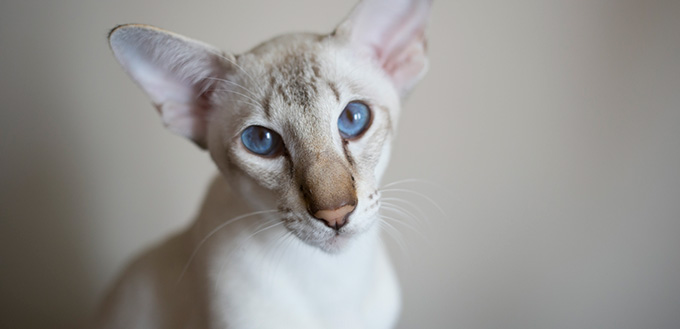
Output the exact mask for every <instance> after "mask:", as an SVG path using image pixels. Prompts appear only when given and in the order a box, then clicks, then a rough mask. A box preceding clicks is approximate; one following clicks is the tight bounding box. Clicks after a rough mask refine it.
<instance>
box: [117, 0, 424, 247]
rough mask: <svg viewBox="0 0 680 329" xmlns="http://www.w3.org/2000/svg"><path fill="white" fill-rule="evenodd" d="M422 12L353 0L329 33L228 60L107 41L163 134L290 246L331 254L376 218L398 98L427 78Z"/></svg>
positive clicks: (179, 45) (137, 29)
mask: <svg viewBox="0 0 680 329" xmlns="http://www.w3.org/2000/svg"><path fill="white" fill-rule="evenodd" d="M430 6H431V0H364V1H362V2H360V3H359V5H357V6H356V7H355V8H354V10H353V11H352V13H351V14H350V15H349V17H348V18H347V19H346V20H345V21H343V22H342V23H341V24H340V25H339V26H338V28H337V29H336V30H335V31H334V32H333V33H331V34H328V35H313V34H291V35H284V36H281V37H277V38H274V39H272V40H270V41H267V42H265V43H263V44H261V45H260V46H258V47H256V48H254V49H252V50H251V51H249V52H247V53H244V54H239V55H231V54H225V53H223V52H221V51H219V50H217V49H215V48H213V47H211V46H208V45H206V44H203V43H200V42H197V41H194V40H190V39H188V38H185V37H183V36H180V35H177V34H173V33H170V32H167V31H163V30H160V29H157V28H154V27H151V26H146V25H122V26H119V27H116V28H115V29H113V30H112V31H111V33H110V35H109V40H110V44H111V48H112V50H113V52H114V54H115V56H116V58H117V59H118V60H119V61H120V62H121V64H122V65H123V67H124V68H125V69H126V71H127V72H128V73H129V74H130V76H131V77H132V78H133V79H134V80H135V81H136V82H137V83H138V84H139V85H140V86H141V87H142V89H144V90H145V91H146V92H147V93H148V94H149V96H150V97H151V99H152V101H153V103H154V105H155V107H156V108H157V110H158V111H159V113H160V115H161V117H162V119H163V122H164V123H165V125H166V126H167V127H168V128H169V129H170V130H172V131H173V132H175V133H178V134H180V135H183V136H185V137H187V138H189V139H191V140H192V141H194V142H195V143H196V144H197V145H198V146H200V147H202V148H205V149H207V150H208V151H209V152H210V155H211V157H212V158H213V160H214V161H215V163H216V164H217V167H218V168H219V169H220V171H221V172H222V174H223V175H224V176H226V177H227V178H228V180H229V181H230V182H231V184H232V185H233V186H234V187H235V188H236V189H237V190H239V191H240V192H241V193H242V194H243V195H244V196H246V198H248V199H249V200H251V201H252V202H253V203H254V204H255V205H257V206H258V207H269V208H276V209H278V215H279V217H280V218H281V220H283V221H284V224H285V226H286V227H287V228H288V229H289V230H290V231H291V232H293V233H294V234H295V235H297V236H298V237H299V238H300V239H301V240H303V241H305V242H307V243H308V244H311V245H314V246H317V247H319V248H321V249H323V250H325V251H328V252H334V251H338V250H341V249H342V247H343V245H345V243H346V242H347V241H350V240H351V239H352V237H354V236H356V235H358V234H361V233H362V232H365V231H366V230H368V229H369V228H370V227H371V226H372V225H374V224H375V222H376V221H377V220H378V214H377V212H378V208H379V193H378V191H377V188H378V182H379V180H380V177H381V176H382V174H383V172H384V170H385V167H386V164H387V161H388V158H389V153H390V144H391V143H390V141H391V140H392V138H393V137H394V133H395V127H396V123H397V119H398V116H399V111H400V103H401V99H403V97H404V96H405V95H406V94H407V93H408V92H409V91H410V89H411V88H412V87H413V86H414V85H415V83H416V82H417V81H418V80H419V79H420V78H421V77H422V76H423V74H424V73H425V71H426V69H427V58H426V56H425V46H426V44H425V37H424V29H425V25H426V22H427V18H428V15H429V11H430Z"/></svg>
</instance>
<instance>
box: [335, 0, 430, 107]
mask: <svg viewBox="0 0 680 329" xmlns="http://www.w3.org/2000/svg"><path fill="white" fill-rule="evenodd" d="M431 7H432V0H363V1H361V2H360V3H359V4H358V5H357V6H356V7H354V10H353V11H352V12H351V13H350V15H349V17H348V18H347V19H346V20H345V21H344V22H342V23H341V24H340V25H339V26H338V28H337V29H336V30H335V32H334V35H336V36H337V37H340V38H346V39H348V40H349V42H350V43H351V45H352V46H353V47H355V48H356V49H357V50H358V51H360V52H361V53H362V54H366V55H368V56H371V57H373V59H374V60H376V62H377V63H378V64H379V65H381V67H382V68H383V70H384V71H385V73H387V74H388V75H389V77H390V78H391V79H392V82H393V83H394V85H395V87H396V88H397V90H398V91H399V92H400V94H401V95H402V96H403V95H405V94H406V93H408V91H410V90H411V88H413V86H414V85H415V84H416V82H418V81H419V80H420V78H422V77H423V75H424V74H425V72H426V71H427V57H426V55H425V50H426V40H425V27H426V25H427V20H428V17H429V14H430V8H431Z"/></svg>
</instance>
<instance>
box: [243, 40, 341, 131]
mask: <svg viewBox="0 0 680 329" xmlns="http://www.w3.org/2000/svg"><path fill="white" fill-rule="evenodd" d="M334 48H335V49H337V47H336V45H334V44H332V43H331V42H330V41H329V40H327V39H325V37H324V36H318V35H311V34H295V35H286V36H282V37H278V38H275V39H273V40H270V41H268V42H266V43H264V44H262V45H260V46H258V47H256V48H255V49H253V50H252V51H251V52H249V53H247V54H244V55H242V56H240V57H239V58H238V61H239V64H240V65H242V66H243V68H244V69H245V70H244V71H245V72H248V74H249V75H250V76H252V78H251V77H244V78H243V79H241V82H249V83H254V84H256V85H254V86H252V88H250V89H251V90H256V92H257V94H258V99H257V101H258V103H259V104H261V105H262V106H261V109H260V110H263V111H264V112H265V113H264V114H265V115H266V116H267V117H268V118H276V117H277V116H280V115H283V114H285V115H287V116H290V115H291V114H294V115H298V116H301V115H304V117H309V116H312V117H314V116H315V115H314V114H315V113H316V114H320V113H321V112H324V111H329V110H330V111H332V110H334V109H335V108H336V107H337V106H338V105H339V102H340V93H341V90H340V88H341V87H340V86H338V84H341V83H340V81H339V80H342V79H340V77H338V76H337V75H336V74H334V73H337V72H338V71H339V70H338V68H337V65H338V64H339V60H340V59H339V58H337V56H334V55H333V50H334ZM245 72H244V74H245ZM342 84H343V85H344V83H342ZM316 119H319V118H316Z"/></svg>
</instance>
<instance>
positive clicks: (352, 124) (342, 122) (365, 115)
mask: <svg viewBox="0 0 680 329" xmlns="http://www.w3.org/2000/svg"><path fill="white" fill-rule="evenodd" d="M370 124H371V111H370V110H369V109H368V106H366V104H364V103H360V102H350V103H349V104H347V106H345V110H344V111H342V113H341V114H340V117H339V118H338V130H340V135H342V137H343V138H347V139H353V138H357V137H359V136H361V134H363V132H364V131H366V128H368V126H369V125H370Z"/></svg>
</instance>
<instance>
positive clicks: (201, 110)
mask: <svg viewBox="0 0 680 329" xmlns="http://www.w3.org/2000/svg"><path fill="white" fill-rule="evenodd" d="M109 44H110V45H111V49H112V50H113V53H114V55H115V56H116V59H118V61H119V62H120V63H121V65H122V66H123V68H124V69H125V70H126V71H127V73H128V74H129V75H130V76H131V77H132V79H133V80H134V81H135V82H137V84H138V85H139V86H140V87H141V88H142V89H143V90H144V91H146V93H147V94H148V95H149V96H150V97H151V100H152V101H153V103H154V105H155V106H156V108H157V109H158V111H159V112H160V115H161V117H162V119H163V123H164V124H165V125H166V126H167V127H168V129H170V130H171V131H173V132H175V133H177V134H179V135H182V136H185V137H187V138H189V139H191V140H192V141H194V142H195V143H196V144H197V145H198V146H200V147H202V148H205V147H206V134H207V132H206V130H207V126H208V120H209V116H210V114H211V112H212V111H213V110H214V107H215V106H214V104H212V100H211V99H210V97H208V93H206V91H208V90H210V89H211V88H213V86H214V85H215V84H216V83H218V80H219V79H220V78H223V77H224V73H225V72H226V70H227V68H228V65H229V61H228V59H227V58H226V57H225V56H224V55H222V53H221V52H220V51H219V50H218V49H215V48H213V47H211V46H208V45H206V44H203V43H201V42H198V41H194V40H191V39H188V38H186V37H183V36H181V35H178V34H174V33H171V32H167V31H164V30H161V29H158V28H155V27H152V26H148V25H138V24H129V25H121V26H118V27H116V28H114V29H113V30H111V32H110V33H109Z"/></svg>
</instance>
